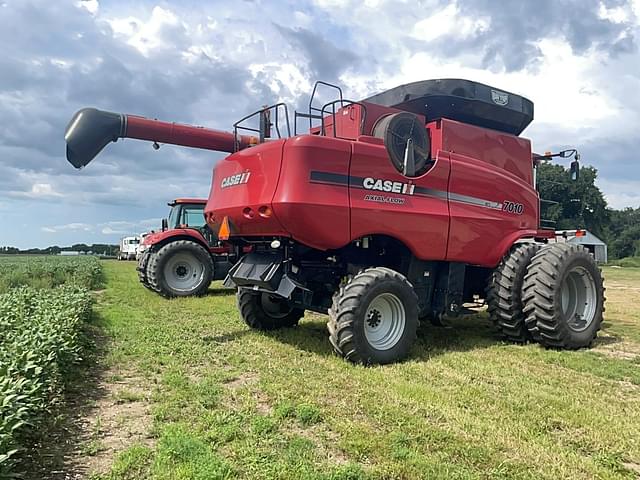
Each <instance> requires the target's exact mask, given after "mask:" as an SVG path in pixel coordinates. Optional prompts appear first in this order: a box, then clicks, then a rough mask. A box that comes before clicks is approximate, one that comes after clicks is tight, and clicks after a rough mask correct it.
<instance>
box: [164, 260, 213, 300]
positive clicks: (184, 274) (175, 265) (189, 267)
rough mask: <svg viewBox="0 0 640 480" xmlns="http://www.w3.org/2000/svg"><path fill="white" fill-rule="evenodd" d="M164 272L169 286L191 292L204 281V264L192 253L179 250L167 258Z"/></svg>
mask: <svg viewBox="0 0 640 480" xmlns="http://www.w3.org/2000/svg"><path fill="white" fill-rule="evenodd" d="M163 273H164V280H165V282H166V284H167V286H168V287H169V288H171V289H173V290H176V291H181V292H189V291H191V290H194V289H195V288H197V287H198V286H199V285H200V284H201V283H202V279H203V277H204V265H203V264H202V262H200V261H198V259H197V258H196V257H195V256H194V255H192V254H191V253H189V252H179V253H176V254H175V255H172V256H171V258H169V260H167V264H166V265H165V267H164V272H163Z"/></svg>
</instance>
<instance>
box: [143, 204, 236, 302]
mask: <svg viewBox="0 0 640 480" xmlns="http://www.w3.org/2000/svg"><path fill="white" fill-rule="evenodd" d="M206 203H207V200H206V199H200V198H178V199H176V200H174V201H173V202H171V203H169V206H170V207H171V210H170V212H169V217H168V218H167V219H163V220H162V230H161V231H160V232H153V233H150V234H149V235H147V236H146V237H144V240H143V242H142V249H143V251H142V253H141V255H140V258H139V259H138V267H137V270H138V276H139V278H140V281H141V282H142V284H143V285H144V286H145V287H147V288H149V289H151V290H153V291H155V292H157V293H159V294H160V295H162V296H163V297H168V298H171V297H187V296H191V295H202V294H204V293H205V292H206V291H207V289H208V288H209V285H210V284H211V282H212V281H214V280H223V279H224V278H225V277H226V276H227V273H228V272H229V269H230V268H231V266H232V265H233V263H231V262H232V261H235V260H237V258H236V257H235V254H234V250H233V248H232V247H231V246H230V245H225V244H223V243H222V242H221V241H220V240H218V237H217V236H216V235H215V234H214V233H213V232H212V231H211V229H210V228H209V226H208V225H207V224H206V223H205V220H204V207H205V204H206Z"/></svg>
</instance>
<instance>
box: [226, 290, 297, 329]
mask: <svg viewBox="0 0 640 480" xmlns="http://www.w3.org/2000/svg"><path fill="white" fill-rule="evenodd" d="M236 298H237V300H238V310H239V311H240V315H241V316H242V319H243V320H244V323H246V324H247V325H248V326H249V327H251V328H254V329H256V330H275V329H277V328H283V327H293V326H294V325H297V324H298V322H299V321H300V319H301V318H302V316H303V315H304V310H302V309H300V308H294V307H292V306H291V305H290V304H289V302H288V301H287V300H286V299H284V298H280V297H278V296H277V295H272V294H269V293H264V292H254V291H253V290H248V289H246V288H239V289H238V292H237V293H236Z"/></svg>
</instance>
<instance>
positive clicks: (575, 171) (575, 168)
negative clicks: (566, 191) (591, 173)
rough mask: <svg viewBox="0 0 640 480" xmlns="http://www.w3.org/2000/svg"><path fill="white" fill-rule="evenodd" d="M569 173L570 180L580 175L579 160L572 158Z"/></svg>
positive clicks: (573, 180)
mask: <svg viewBox="0 0 640 480" xmlns="http://www.w3.org/2000/svg"><path fill="white" fill-rule="evenodd" d="M569 172H570V173H571V181H572V182H575V181H576V180H578V178H579V177H580V162H578V160H574V161H573V162H571V169H570V170H569Z"/></svg>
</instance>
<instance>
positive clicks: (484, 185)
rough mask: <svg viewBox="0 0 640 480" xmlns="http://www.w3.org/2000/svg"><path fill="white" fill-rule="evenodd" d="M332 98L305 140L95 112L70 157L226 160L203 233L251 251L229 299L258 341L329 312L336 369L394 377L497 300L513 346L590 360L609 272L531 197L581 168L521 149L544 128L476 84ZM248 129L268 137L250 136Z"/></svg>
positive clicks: (71, 136) (276, 119) (78, 160)
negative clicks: (443, 328) (559, 238)
mask: <svg viewBox="0 0 640 480" xmlns="http://www.w3.org/2000/svg"><path fill="white" fill-rule="evenodd" d="M323 85H327V84H323ZM317 86H318V84H316V87H317ZM314 93H315V89H314ZM338 97H339V98H338V99H337V100H335V101H333V102H330V103H328V104H325V105H323V106H321V107H315V106H314V103H313V101H314V95H313V94H312V96H311V101H310V102H309V110H308V112H306V113H304V114H300V113H296V114H295V117H294V119H295V120H294V122H295V123H294V125H295V126H297V125H298V123H299V121H300V120H302V121H303V122H305V123H307V122H308V124H309V131H308V132H306V133H305V134H301V135H296V134H295V132H294V135H293V136H291V135H290V132H289V131H288V130H289V117H288V114H287V110H286V106H285V105H283V104H279V105H274V106H272V107H268V108H264V109H262V110H259V111H257V112H256V113H255V114H253V115H250V116H249V117H246V118H245V119H243V120H242V121H241V122H238V123H236V124H235V125H234V132H233V133H226V132H220V131H216V130H209V129H205V128H200V127H192V126H185V125H178V124H172V123H165V122H160V121H156V120H150V119H146V118H142V117H136V116H132V115H121V114H115V113H110V112H102V111H98V110H94V109H84V110H80V111H79V112H78V113H76V114H75V116H74V117H73V119H72V120H71V122H70V124H69V126H68V128H67V132H66V140H67V158H68V160H69V161H70V162H71V163H72V164H73V165H74V166H76V167H83V166H85V165H86V164H87V163H89V162H90V161H91V160H92V159H93V157H94V156H95V155H96V154H97V153H98V152H100V150H101V149H102V148H103V147H104V146H105V145H106V144H107V143H109V142H110V141H115V140H117V139H118V138H121V137H129V138H137V139H143V140H150V141H154V142H165V143H172V144H177V145H185V146H190V147H197V148H204V149H210V150H219V151H225V152H229V153H231V154H230V155H229V156H227V157H226V158H225V159H224V160H221V161H220V162H218V164H217V165H216V167H215V169H214V174H213V182H212V186H211V195H210V197H209V200H208V203H207V206H206V208H205V216H206V219H207V222H208V224H209V225H210V227H211V228H212V230H213V231H214V232H218V235H219V237H220V239H222V240H225V241H228V242H229V243H231V244H233V245H235V246H236V249H237V252H238V253H240V252H242V251H243V249H245V248H247V247H251V251H250V252H249V253H246V254H244V255H241V256H239V260H238V262H237V263H236V264H235V265H234V266H233V267H232V268H231V270H230V271H229V274H228V276H227V279H226V283H227V284H228V285H235V286H237V287H238V292H237V297H238V306H239V309H240V313H241V315H242V317H243V319H244V321H245V322H246V323H247V324H248V325H249V326H251V327H253V328H259V329H273V328H278V327H283V326H291V325H294V324H296V323H297V322H298V321H299V319H300V318H301V317H302V315H303V313H304V311H305V310H312V311H316V312H322V313H328V314H329V321H328V324H327V325H328V329H329V338H330V341H331V343H332V345H333V348H334V349H335V351H336V352H337V353H338V354H340V355H342V356H343V357H344V358H346V359H348V360H350V361H352V362H357V363H364V364H369V363H388V362H393V361H396V360H399V359H401V358H403V357H405V356H406V355H407V353H408V351H409V349H410V347H411V344H412V343H413V341H414V339H415V337H416V329H417V326H418V320H419V318H432V319H438V318H440V317H441V316H442V315H445V314H446V315H457V314H459V313H460V312H462V311H463V304H464V303H465V302H470V301H473V300H474V299H476V300H477V299H478V298H486V301H487V304H488V307H489V314H490V316H491V318H492V320H493V322H494V323H495V325H496V326H497V327H498V329H499V330H500V331H501V333H502V334H503V335H504V336H505V337H506V338H508V339H510V340H513V341H516V342H526V341H528V340H530V339H533V340H536V341H539V342H540V343H542V344H543V345H545V346H548V347H557V348H569V349H573V348H580V347H585V346H588V345H590V344H591V342H592V341H593V339H594V338H595V336H596V333H597V331H598V329H599V328H600V325H601V322H602V312H603V303H604V296H603V285H602V276H601V273H600V271H599V269H598V267H597V266H596V264H595V261H594V259H593V257H592V256H591V255H590V254H589V253H588V252H587V251H586V250H584V249H583V248H581V247H580V246H577V245H571V244H566V243H547V242H548V240H549V239H551V238H553V236H554V232H553V231H552V230H547V229H543V228H541V227H540V208H539V204H540V201H539V196H538V192H537V191H536V186H535V185H536V180H535V177H536V167H537V165H538V163H539V162H541V161H544V160H549V159H550V158H551V157H552V156H560V157H568V156H570V155H572V154H573V152H572V151H568V152H561V153H560V154H557V155H550V154H548V155H545V156H538V155H535V154H533V153H532V150H531V144H530V142H529V140H527V139H525V138H521V137H519V136H518V135H519V134H520V133H521V132H522V130H523V129H524V128H525V127H526V126H527V125H528V124H529V123H530V122H531V121H532V120H533V104H532V103H531V102H530V101H529V100H527V99H526V98H523V97H521V96H518V95H514V94H511V93H508V92H504V91H501V90H497V89H494V88H491V87H488V86H486V85H482V84H479V83H475V82H470V81H465V80H429V81H422V82H416V83H412V84H409V85H404V86H400V87H397V88H393V89H391V90H388V91H385V92H383V93H380V94H378V95H375V96H373V97H371V98H368V99H366V100H363V101H360V102H356V101H349V100H346V99H344V98H342V92H341V91H340V90H339V89H338ZM252 118H253V119H255V120H256V123H258V127H257V128H254V129H253V130H254V131H253V132H249V133H250V135H244V134H241V133H242V132H243V129H246V130H251V129H249V128H247V127H246V125H247V124H246V123H245V122H246V121H247V120H251V119H252ZM246 130H245V133H246ZM285 130H286V131H285ZM252 134H255V135H252ZM276 137H277V138H276ZM576 157H577V155H576ZM578 171H579V170H578V165H577V158H576V160H575V161H574V162H573V163H572V173H575V174H576V175H577V173H578Z"/></svg>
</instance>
